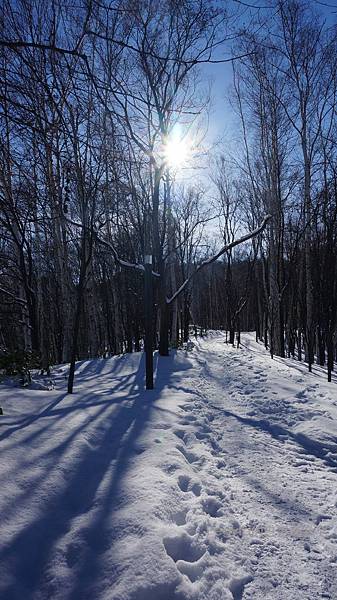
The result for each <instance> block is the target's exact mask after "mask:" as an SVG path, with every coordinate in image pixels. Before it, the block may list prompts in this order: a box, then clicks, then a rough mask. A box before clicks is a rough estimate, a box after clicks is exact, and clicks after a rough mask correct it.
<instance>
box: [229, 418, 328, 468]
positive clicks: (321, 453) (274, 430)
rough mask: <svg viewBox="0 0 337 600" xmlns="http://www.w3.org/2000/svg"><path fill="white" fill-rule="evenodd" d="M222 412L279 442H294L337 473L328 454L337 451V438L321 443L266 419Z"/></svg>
mask: <svg viewBox="0 0 337 600" xmlns="http://www.w3.org/2000/svg"><path fill="white" fill-rule="evenodd" d="M220 410H221V413H222V414H223V415H225V416H228V417H234V418H235V419H237V420H238V421H240V423H243V424H244V425H249V426H250V427H253V428H255V429H259V430H261V431H263V432H264V433H268V434H269V435H271V436H272V437H273V438H275V439H277V440H278V441H283V440H284V438H285V437H286V438H288V439H292V440H294V442H296V443H297V444H298V445H299V446H301V447H302V449H303V450H304V451H305V453H307V454H311V455H312V456H315V457H316V458H319V459H320V460H322V461H323V462H324V463H325V464H326V465H327V466H328V467H330V468H331V469H332V470H334V471H336V472H337V460H336V459H335V458H333V457H331V456H329V455H328V453H329V452H330V451H331V450H334V451H336V445H337V438H334V440H332V442H331V443H329V442H328V441H324V442H322V443H321V442H319V441H317V440H313V439H311V438H309V437H308V436H307V435H305V434H304V433H294V432H292V431H290V430H289V429H286V428H285V427H282V426H281V425H277V424H276V423H270V422H269V421H267V420H265V419H252V418H250V417H243V416H241V415H237V414H235V413H233V412H232V411H230V410H224V409H220Z"/></svg>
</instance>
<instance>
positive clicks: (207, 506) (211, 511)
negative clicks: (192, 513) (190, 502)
mask: <svg viewBox="0 0 337 600" xmlns="http://www.w3.org/2000/svg"><path fill="white" fill-rule="evenodd" d="M201 504H202V508H203V510H204V512H205V513H206V514H208V515H209V516H210V517H219V516H220V515H219V514H218V513H219V510H220V508H222V504H221V502H219V500H217V499H216V498H214V497H213V496H207V498H203V500H202V503H201Z"/></svg>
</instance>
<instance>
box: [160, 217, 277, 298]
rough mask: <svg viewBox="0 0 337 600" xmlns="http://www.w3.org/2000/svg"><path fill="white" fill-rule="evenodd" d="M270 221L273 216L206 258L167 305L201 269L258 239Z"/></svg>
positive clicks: (265, 218)
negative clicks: (253, 239) (248, 241)
mask: <svg viewBox="0 0 337 600" xmlns="http://www.w3.org/2000/svg"><path fill="white" fill-rule="evenodd" d="M270 219H271V215H266V216H265V217H264V219H263V221H262V223H261V225H259V226H258V227H257V228H256V229H254V231H250V232H249V233H246V234H245V235H243V236H242V237H241V238H239V239H237V240H234V241H233V242H231V243H230V244H227V245H226V246H223V247H222V248H221V250H219V252H217V254H214V255H213V256H210V257H209V258H206V259H205V260H203V261H202V262H201V263H200V265H198V266H197V268H196V270H195V271H194V272H193V273H192V274H191V275H190V276H189V277H187V279H185V281H184V283H183V284H182V285H181V286H180V288H178V289H177V291H176V292H174V294H173V296H171V298H166V303H167V304H171V303H172V302H173V301H174V300H175V299H176V298H178V296H180V294H181V293H182V291H183V290H184V289H185V287H186V286H187V285H188V284H189V282H190V281H191V279H192V278H193V277H195V275H196V274H197V273H199V271H201V269H203V268H204V267H206V266H207V265H210V264H212V263H213V262H215V261H216V260H218V258H220V256H222V255H223V254H224V253H225V252H227V250H230V249H231V248H234V247H235V246H239V245H240V244H243V242H246V241H247V240H250V239H251V238H253V237H256V236H257V235H258V234H259V233H261V232H262V231H263V230H264V229H265V227H266V225H267V223H268V221H269V220H270Z"/></svg>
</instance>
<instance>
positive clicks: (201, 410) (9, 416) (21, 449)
mask: <svg viewBox="0 0 337 600" xmlns="http://www.w3.org/2000/svg"><path fill="white" fill-rule="evenodd" d="M242 341H243V347H242V348H240V349H236V348H232V347H230V346H229V345H226V344H225V343H224V336H223V334H222V333H221V332H211V333H210V334H209V335H208V337H207V338H204V339H201V340H200V339H199V341H197V342H196V343H195V344H189V347H188V350H180V351H176V352H172V353H171V356H170V357H169V358H159V359H158V357H157V356H155V365H156V386H155V389H154V390H153V391H147V392H146V391H144V383H143V382H144V361H143V357H142V356H141V355H140V354H133V355H128V356H120V357H115V358H111V359H99V360H96V361H84V362H81V363H77V368H76V379H75V393H74V394H73V395H71V396H69V395H66V374H67V369H66V368H65V367H62V366H61V367H58V368H55V369H54V371H53V374H52V379H53V383H54V386H55V387H54V389H50V390H47V389H45V388H46V386H44V385H40V386H39V385H35V386H33V389H29V388H25V389H21V388H17V387H13V386H11V385H9V384H8V383H3V384H1V385H0V404H1V405H2V406H3V408H4V416H3V417H1V421H0V424H1V428H0V440H1V450H2V460H1V465H0V485H1V495H0V508H1V536H0V562H1V580H0V597H1V598H3V599H4V600H19V599H20V600H21V599H22V598H25V600H30V599H32V600H46V599H50V598H51V599H52V600H61V599H62V600H87V599H89V598H90V599H95V600H204V599H206V598H207V600H226V599H234V600H240V599H242V600H247V599H254V600H259V599H262V598H263V599H268V600H274V599H279V600H283V599H284V600H285V599H287V600H297V599H301V600H316V599H318V598H330V599H336V598H337V564H336V563H337V527H336V522H337V520H336V517H337V388H336V379H335V381H334V382H332V383H327V382H326V381H325V378H326V375H325V374H324V373H323V371H322V370H321V369H320V368H319V367H317V366H315V367H314V372H313V373H312V374H309V373H307V371H306V369H305V365H302V364H301V363H298V362H295V361H291V360H286V359H278V358H275V359H274V360H271V359H270V357H269V356H268V354H267V353H266V351H265V349H264V348H263V346H261V345H259V344H256V342H255V341H254V337H253V335H252V334H245V335H242ZM49 379H50V377H49V378H48V381H49ZM37 383H39V382H38V381H37ZM40 383H41V384H42V383H43V382H42V380H41V381H40ZM49 387H51V386H49ZM34 388H35V389H34Z"/></svg>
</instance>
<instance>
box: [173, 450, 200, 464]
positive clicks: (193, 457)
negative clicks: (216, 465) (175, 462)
mask: <svg viewBox="0 0 337 600" xmlns="http://www.w3.org/2000/svg"><path fill="white" fill-rule="evenodd" d="M176 448H177V450H179V452H180V453H181V454H182V455H183V456H184V457H185V459H186V460H187V462H189V463H190V464H192V463H194V462H196V461H197V460H200V458H201V457H200V456H198V455H197V454H195V452H192V451H190V450H187V449H186V448H184V446H180V445H179V446H176Z"/></svg>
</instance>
